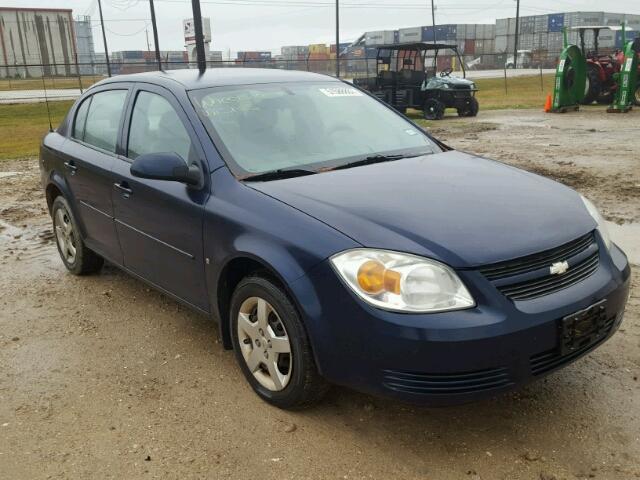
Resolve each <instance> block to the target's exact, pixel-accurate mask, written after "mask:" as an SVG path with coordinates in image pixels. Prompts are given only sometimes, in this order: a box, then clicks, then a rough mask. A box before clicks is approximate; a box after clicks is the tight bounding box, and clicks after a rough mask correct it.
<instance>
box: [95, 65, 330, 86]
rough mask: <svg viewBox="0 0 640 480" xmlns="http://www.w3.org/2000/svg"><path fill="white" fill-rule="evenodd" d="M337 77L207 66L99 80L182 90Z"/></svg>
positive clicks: (273, 70) (325, 79) (309, 80)
mask: <svg viewBox="0 0 640 480" xmlns="http://www.w3.org/2000/svg"><path fill="white" fill-rule="evenodd" d="M313 81H316V82H317V81H325V82H326V81H337V80H336V79H335V78H334V77H330V76H328V75H321V74H318V73H311V72H301V71H296V70H277V69H268V68H239V67H229V68H208V69H207V70H206V71H205V72H204V74H202V75H200V72H199V71H198V70H197V69H182V70H165V71H161V72H160V71H156V72H145V73H133V74H130V75H118V76H115V77H112V78H109V79H107V80H103V81H102V82H100V84H104V83H112V82H148V83H155V84H161V85H165V86H169V85H171V84H173V86H174V87H175V86H176V83H177V84H180V85H181V86H182V87H183V88H184V89H185V90H195V89H199V88H208V87H222V86H228V85H250V84H256V83H283V82H313Z"/></svg>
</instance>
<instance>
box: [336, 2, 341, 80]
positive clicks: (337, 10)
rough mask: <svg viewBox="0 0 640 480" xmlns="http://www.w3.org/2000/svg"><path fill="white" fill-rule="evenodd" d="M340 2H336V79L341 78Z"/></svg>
mask: <svg viewBox="0 0 640 480" xmlns="http://www.w3.org/2000/svg"><path fill="white" fill-rule="evenodd" d="M339 2H340V0H336V77H337V78H340V3H339Z"/></svg>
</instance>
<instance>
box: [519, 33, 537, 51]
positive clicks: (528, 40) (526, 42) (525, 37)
mask: <svg viewBox="0 0 640 480" xmlns="http://www.w3.org/2000/svg"><path fill="white" fill-rule="evenodd" d="M534 37H535V35H534V34H533V33H523V34H522V35H518V50H533V46H534Z"/></svg>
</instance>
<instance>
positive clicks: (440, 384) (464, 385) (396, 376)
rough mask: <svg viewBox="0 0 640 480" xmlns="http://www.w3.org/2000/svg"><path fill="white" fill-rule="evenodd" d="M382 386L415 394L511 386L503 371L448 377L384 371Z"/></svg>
mask: <svg viewBox="0 0 640 480" xmlns="http://www.w3.org/2000/svg"><path fill="white" fill-rule="evenodd" d="M383 383H384V385H385V387H387V388H389V389H391V390H395V391H398V392H403V393H415V394H418V395H445V394H463V393H472V392H481V391H485V390H494V389H498V388H502V387H506V386H509V385H512V384H513V382H512V380H511V377H510V376H509V372H508V371H507V369H506V368H491V369H487V370H478V371H475V372H465V373H447V374H443V373H416V372H405V371H398V370H383Z"/></svg>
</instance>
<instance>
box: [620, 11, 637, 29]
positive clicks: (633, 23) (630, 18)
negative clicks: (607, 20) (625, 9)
mask: <svg viewBox="0 0 640 480" xmlns="http://www.w3.org/2000/svg"><path fill="white" fill-rule="evenodd" d="M624 20H625V22H626V24H627V26H628V27H629V28H630V29H632V30H640V15H630V14H627V15H625V16H624Z"/></svg>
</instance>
